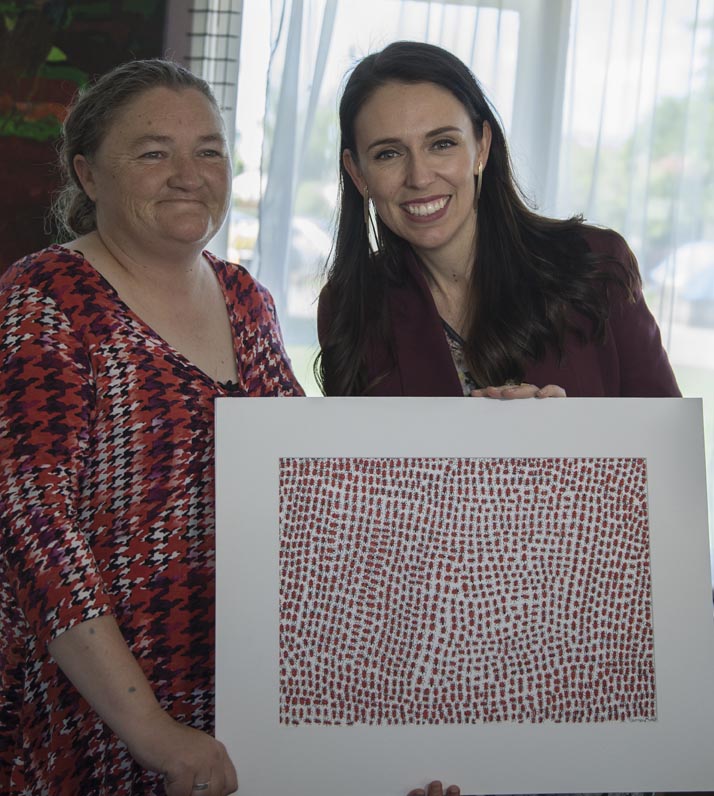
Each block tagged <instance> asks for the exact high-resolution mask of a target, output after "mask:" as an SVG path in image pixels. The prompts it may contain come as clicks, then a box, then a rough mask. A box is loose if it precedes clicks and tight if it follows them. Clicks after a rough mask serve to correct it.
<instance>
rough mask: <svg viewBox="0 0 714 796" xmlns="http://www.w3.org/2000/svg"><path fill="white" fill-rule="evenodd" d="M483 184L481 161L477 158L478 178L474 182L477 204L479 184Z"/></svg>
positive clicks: (479, 191) (479, 195)
mask: <svg viewBox="0 0 714 796" xmlns="http://www.w3.org/2000/svg"><path fill="white" fill-rule="evenodd" d="M482 184H483V163H482V162H481V161H480V160H479V162H478V180H477V182H476V204H478V200H479V199H480V198H481V185H482Z"/></svg>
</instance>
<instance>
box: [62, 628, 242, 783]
mask: <svg viewBox="0 0 714 796" xmlns="http://www.w3.org/2000/svg"><path fill="white" fill-rule="evenodd" d="M49 651H50V654H51V655H52V657H53V658H54V659H55V660H56V661H57V663H58V665H59V667H60V668H61V669H62V671H63V672H64V673H65V674H66V675H67V677H69V679H70V680H71V681H72V683H73V684H74V686H75V688H76V689H77V690H78V691H79V693H80V694H81V695H82V696H83V697H84V698H85V699H86V700H87V701H88V702H89V704H90V705H91V706H92V707H93V708H94V709H95V710H96V711H97V713H98V714H99V715H100V716H101V717H102V719H103V720H104V721H105V722H106V723H107V725H108V726H109V727H110V729H112V730H113V731H114V732H115V733H116V734H117V735H118V736H119V738H121V740H122V741H124V743H125V744H126V745H127V748H128V749H129V751H130V752H131V755H132V757H133V758H134V759H135V760H136V761H137V763H139V765H141V766H143V767H144V768H148V769H149V770H150V771H157V772H159V773H160V774H163V775H164V781H165V783H166V793H167V794H168V796H227V794H229V793H234V792H235V791H236V790H238V778H237V777H236V770H235V768H234V767H233V763H231V761H230V758H229V757H228V754H227V752H226V750H225V747H224V746H223V744H221V743H219V742H218V741H217V740H216V739H215V738H213V737H212V736H210V735H208V734H207V733H205V732H201V731H200V730H196V729H193V728H192V727H188V726H186V725H185V724H180V723H179V722H178V721H175V720H174V719H172V718H171V716H169V714H168V713H166V711H165V710H163V709H162V708H161V706H160V705H159V703H158V701H157V700H156V697H155V696H154V692H153V691H152V690H151V686H150V685H149V682H148V680H147V679H146V676H145V675H144V672H143V670H142V669H141V667H140V666H139V664H138V662H137V660H136V658H134V656H133V655H132V653H131V651H130V650H129V648H128V647H127V645H126V642H125V641H124V637H123V636H122V634H121V631H120V630H119V626H118V625H117V623H116V620H115V619H114V617H113V616H111V615H109V614H107V615H104V616H98V617H95V618H94V619H88V620H87V621H86V622H81V623H79V624H78V625H75V626H74V627H72V628H70V629H69V630H67V631H65V632H64V633H62V634H61V635H59V636H58V637H57V638H55V639H54V640H53V641H51V642H50V644H49ZM199 785H201V786H202V787H198V786H199Z"/></svg>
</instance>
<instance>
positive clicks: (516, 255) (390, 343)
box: [315, 42, 680, 398]
mask: <svg viewBox="0 0 714 796" xmlns="http://www.w3.org/2000/svg"><path fill="white" fill-rule="evenodd" d="M340 127H341V136H342V138H341V146H340V150H341V153H342V158H341V201H340V205H339V221H338V230H337V237H336V241H335V247H334V252H333V257H332V261H331V263H330V266H329V270H328V274H327V283H326V285H325V288H324V289H323V292H322V294H321V297H320V304H319V311H318V326H319V336H320V353H319V356H318V360H317V362H316V365H315V371H316V375H317V378H318V381H319V383H320V384H321V386H322V389H323V391H324V392H325V394H327V395H432V396H438V395H476V396H490V397H504V398H521V397H531V396H536V397H548V396H563V395H566V394H567V395H572V396H677V395H679V394H680V393H679V388H678V387H677V383H676V380H675V377H674V375H673V373H672V369H671V367H670V365H669V362H668V359H667V355H666V353H665V351H664V349H663V348H662V344H661V339H660V334H659V330H658V328H657V324H656V323H655V320H654V318H653V317H652V315H651V313H650V312H649V310H648V309H647V306H646V304H645V301H644V298H643V295H642V289H641V280H640V276H639V272H638V268H637V263H636V261H635V258H634V256H633V254H632V252H631V251H630V249H629V248H628V246H627V244H626V243H625V241H624V240H623V239H622V237H620V236H619V235H618V234H617V233H615V232H613V231H611V230H606V229H601V228H596V227H593V226H588V225H586V224H585V223H584V222H583V219H582V217H580V216H574V217H572V218H569V219H566V220H555V219H551V218H547V217H544V216H542V215H539V214H537V213H536V212H534V211H533V210H532V209H530V208H529V207H528V205H527V204H526V202H525V201H524V199H523V198H522V196H521V194H520V192H519V190H518V187H517V185H516V182H515V179H514V176H513V173H512V169H511V164H510V158H509V154H508V147H507V144H506V140H505V137H504V134H503V131H502V129H501V125H500V123H499V121H498V118H497V116H496V114H495V113H494V111H493V109H492V107H491V106H490V104H489V102H488V100H487V99H486V97H485V95H484V93H483V91H482V90H481V87H480V86H479V84H478V81H477V80H476V79H475V78H474V76H473V74H472V73H471V72H470V71H469V69H468V68H467V67H466V66H465V65H464V64H463V63H462V62H461V61H460V60H459V59H458V58H456V57H455V56H454V55H452V54H451V53H449V52H447V51H446V50H443V49H441V48H440V47H436V46H433V45H430V44H424V43H419V42H395V43H393V44H390V45H389V46H388V47H386V48H385V49H384V50H382V51H381V52H378V53H375V54H372V55H369V56H367V57H366V58H364V59H363V60H362V61H360V62H359V64H358V65H357V66H356V68H355V69H354V70H353V72H352V73H351V75H350V77H349V79H348V81H347V84H346V87H345V90H344V93H343V96H342V100H341V103H340Z"/></svg>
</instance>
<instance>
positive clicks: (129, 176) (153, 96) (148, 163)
mask: <svg viewBox="0 0 714 796" xmlns="http://www.w3.org/2000/svg"><path fill="white" fill-rule="evenodd" d="M74 166H75V170H76V172H77V175H78V176H79V178H80V180H81V182H82V185H83V187H84V190H85V192H86V193H87V195H88V196H89V197H90V198H91V199H92V200H93V201H94V202H95V204H96V210H97V230H98V232H99V234H100V235H102V237H103V238H107V239H109V238H110V239H112V240H114V241H116V242H117V243H118V244H119V245H120V246H121V247H122V248H123V249H124V250H129V251H134V252H136V251H139V252H141V251H156V250H157V249H159V250H162V249H163V250H165V248H166V247H170V246H179V247H189V248H192V249H198V250H200V249H201V248H202V247H203V245H204V244H205V243H207V242H208V241H209V240H210V238H211V237H213V235H214V234H215V233H216V232H217V231H218V229H219V227H220V225H221V224H222V222H223V219H224V218H225V214H226V212H227V209H228V200H229V189H230V177H231V166H230V158H229V156H228V151H227V147H226V141H225V136H224V134H223V124H222V121H221V118H220V116H219V115H218V113H217V111H216V109H215V108H214V107H213V105H212V104H211V103H210V102H209V100H208V99H207V98H206V97H205V96H204V95H203V94H202V93H201V92H200V91H197V90H196V89H181V90H178V91H174V90H172V89H168V88H164V87H160V88H152V89H149V90H147V91H145V92H143V93H142V94H140V95H139V96H138V97H136V98H135V99H133V100H132V101H130V102H129V103H128V104H127V105H126V106H124V107H122V108H121V109H120V110H119V111H118V112H117V115H116V118H115V119H114V121H113V122H112V124H111V126H110V127H109V129H108V131H107V133H106V135H105V137H104V139H103V140H102V142H101V144H100V146H99V149H98V150H97V152H96V153H95V155H94V156H92V157H91V158H86V157H85V156H83V155H77V157H76V158H75V159H74Z"/></svg>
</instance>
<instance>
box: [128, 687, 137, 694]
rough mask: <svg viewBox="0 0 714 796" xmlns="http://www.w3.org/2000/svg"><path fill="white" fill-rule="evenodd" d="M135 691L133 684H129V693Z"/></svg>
mask: <svg viewBox="0 0 714 796" xmlns="http://www.w3.org/2000/svg"><path fill="white" fill-rule="evenodd" d="M135 691H136V688H134V686H133V685H130V686H129V693H130V694H133V693H134V692H135Z"/></svg>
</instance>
